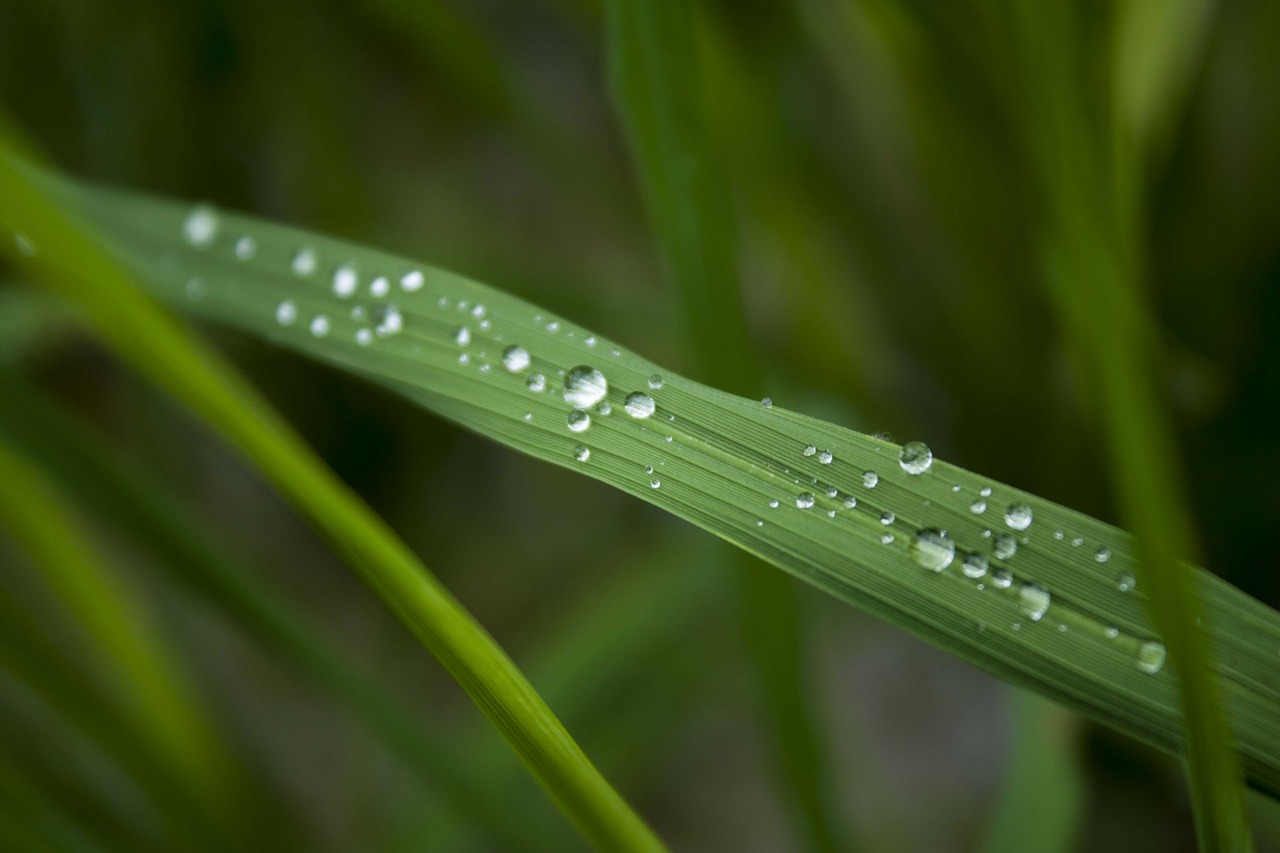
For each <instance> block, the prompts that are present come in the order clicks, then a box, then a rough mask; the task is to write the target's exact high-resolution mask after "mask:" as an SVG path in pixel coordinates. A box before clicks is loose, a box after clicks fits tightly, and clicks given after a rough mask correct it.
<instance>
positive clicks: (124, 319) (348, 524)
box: [0, 153, 661, 850]
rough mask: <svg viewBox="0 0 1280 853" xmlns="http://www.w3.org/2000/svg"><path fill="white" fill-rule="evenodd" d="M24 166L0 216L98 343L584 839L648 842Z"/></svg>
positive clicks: (232, 385)
mask: <svg viewBox="0 0 1280 853" xmlns="http://www.w3.org/2000/svg"><path fill="white" fill-rule="evenodd" d="M29 174H30V173H28V172H26V171H25V170H24V169H23V168H22V167H20V166H19V165H18V164H17V162H16V161H14V160H12V159H11V158H10V157H9V156H8V155H7V154H3V153H0V225H4V226H6V227H8V228H9V229H10V230H12V231H21V232H23V233H25V234H26V236H27V237H28V238H29V239H30V240H31V241H32V242H33V243H34V244H35V246H36V247H38V251H40V252H42V253H47V254H42V255H40V256H39V257H38V258H37V262H38V263H40V264H41V267H42V269H43V271H44V272H46V273H47V274H48V280H49V281H50V282H51V283H52V284H53V285H54V286H56V287H58V288H59V289H60V290H61V291H62V292H64V293H66V294H67V295H69V296H70V297H72V298H73V299H74V300H75V301H76V303H77V304H78V305H79V306H80V307H81V308H82V309H83V310H84V311H85V313H86V314H87V315H88V318H89V319H90V320H91V321H92V322H93V323H94V324H95V328H96V329H97V331H98V332H99V333H100V334H101V336H102V337H103V338H104V339H105V340H106V341H107V343H109V344H110V345H111V346H112V347H114V348H115V349H116V350H117V351H118V352H119V353H120V354H121V355H122V356H123V357H124V358H125V359H126V360H128V361H129V362H130V363H131V364H133V365H134V366H135V367H136V368H138V369H139V370H140V371H142V372H143V373H144V375H146V376H147V377H148V378H150V379H151V380H152V381H154V382H156V383H157V384H158V385H160V386H161V387H162V388H164V389H165V390H167V391H168V392H169V393H171V394H173V395H174V396H175V397H177V398H178V399H179V400H181V401H183V402H184V403H186V404H187V405H188V406H190V407H191V408H192V409H193V410H194V411H196V412H197V413H199V414H200V415H201V416H203V417H204V418H205V420H206V421H208V422H209V423H210V424H211V425H212V426H214V427H215V428H216V429H218V430H219V431H221V432H222V433H223V434H224V435H226V436H227V437H228V438H229V439H231V441H232V442H233V443H234V444H235V445H236V446H238V447H239V449H241V450H242V451H243V452H244V453H245V454H246V455H247V456H248V457H249V458H250V459H251V460H253V462H254V463H255V464H256V465H258V466H259V468H260V469H261V470H262V471H263V473H264V474H265V475H266V476H267V477H268V478H269V479H270V480H271V481H272V482H273V483H274V485H275V486H276V487H277V488H279V489H280V491H281V492H282V493H283V494H284V495H286V496H287V497H288V498H289V499H290V500H291V501H292V502H294V503H295V505H297V506H298V508H299V509H300V510H302V512H303V513H304V514H305V515H306V516H307V517H308V519H309V520H310V521H311V522H312V523H313V525H314V526H315V527H316V528H317V530H319V531H320V532H321V533H322V534H323V535H324V536H326V537H327V538H328V539H329V540H330V541H331V542H332V543H333V544H334V546H335V547H336V548H337V549H338V550H339V551H340V552H341V553H342V554H343V556H344V557H345V558H346V559H347V561H348V562H349V563H350V564H351V565H352V567H353V568H355V569H356V570H357V571H358V572H359V573H360V574H361V576H362V577H363V578H364V580H365V581H366V582H367V583H368V584H369V585H370V586H372V587H373V588H374V590H376V591H377V592H378V593H379V594H380V595H381V596H382V598H383V600H384V601H385V602H386V603H387V605H388V606H389V607H390V608H391V609H392V610H393V611H394V612H395V613H396V615H397V616H398V617H399V618H400V619H401V621H403V622H404V623H405V624H406V626H408V627H409V629H410V630H411V631H412V632H413V633H414V634H415V636H417V638H418V639H419V640H420V641H421V642H422V643H423V644H424V645H425V646H426V647H427V648H428V649H429V650H430V651H431V652H432V653H433V654H434V655H435V656H436V658H437V659H438V660H439V661H440V662H441V663H442V664H443V665H444V666H445V668H446V669H447V670H448V671H449V672H450V674H452V675H453V677H454V678H455V679H457V681H458V682H459V683H460V684H461V685H462V686H463V688H464V689H465V690H466V691H467V692H468V694H469V695H470V696H471V698H472V699H473V701H475V703H476V704H477V705H478V706H479V707H480V709H481V710H482V711H484V712H485V714H486V715H487V716H488V717H489V719H490V720H491V721H492V722H493V724H494V725H495V726H496V727H497V728H498V729H499V730H500V731H501V732H502V734H503V736H504V737H506V738H507V740H508V742H510V743H511V745H512V747H513V748H514V749H515V750H516V752H517V753H519V755H520V756H521V758H522V759H523V760H524V762H525V763H526V765H527V766H528V768H529V770H530V772H532V773H533V774H534V775H535V776H536V777H537V778H538V780H539V782H540V783H541V785H542V786H543V789H544V790H545V791H546V792H547V793H548V795H549V796H550V797H551V798H552V799H553V800H555V802H556V803H557V804H558V805H559V806H560V808H561V809H562V810H564V812H565V813H566V815H568V816H569V818H570V819H571V820H572V821H573V822H574V823H575V824H576V825H577V827H578V829H579V830H580V831H581V832H582V833H583V834H584V835H585V836H586V837H587V838H588V839H589V840H591V841H592V842H593V843H595V844H597V845H598V846H601V847H608V848H614V849H634V850H652V849H660V848H661V843H660V842H659V841H658V840H657V839H656V838H655V837H654V836H653V834H652V833H651V831H650V830H649V829H648V828H647V827H646V826H645V825H644V823H643V821H641V820H640V818H639V817H637V816H636V815H635V813H634V812H633V811H631V809H630V808H629V807H628V806H627V804H626V803H625V802H624V801H623V800H622V798H621V797H619V796H618V794H617V792H615V791H614V790H613V788H612V787H610V786H609V784H608V782H606V781H605V780H604V779H603V777H601V776H600V774H599V772H598V771H597V770H596V768H595V767H594V766H593V765H592V764H591V762H590V761H589V760H588V759H587V757H586V756H585V755H584V754H583V753H582V751H581V749H579V748H578V746H577V744H576V743H574V741H573V739H572V738H571V737H570V736H569V734H568V732H566V731H565V729H564V727H563V726H561V725H560V723H559V721H558V720H557V719H556V718H555V716H554V715H553V714H552V713H551V711H550V709H548V708H547V707H546V705H545V703H543V701H542V700H541V699H540V698H539V697H538V695H537V693H536V692H535V691H534V690H533V688H532V686H531V685H530V684H529V683H528V682H527V681H526V680H525V679H524V677H523V676H522V675H521V674H520V672H519V670H518V669H517V668H516V667H515V665H514V664H513V663H512V662H511V661H510V659H509V658H507V656H506V655H505V654H504V653H503V652H502V650H501V649H500V648H499V647H498V645H497V644H496V643H495V642H494V641H493V639H492V638H491V637H489V636H488V634H487V633H486V632H485V631H484V629H483V628H481V627H480V626H479V625H478V624H477V623H476V622H475V620H474V619H472V618H471V616H470V615H469V614H468V613H467V612H466V611H465V610H464V609H463V608H462V606H461V605H460V604H459V603H458V602H457V601H456V600H454V598H453V597H452V596H451V595H450V594H449V593H448V591H447V590H445V589H444V587H443V586H441V585H440V583H439V582H438V581H437V580H436V579H435V578H434V577H433V576H432V575H431V574H430V573H429V572H428V571H427V569H426V567H425V566H423V565H422V564H421V562H420V561H419V560H418V559H417V558H416V557H415V556H414V555H413V554H412V552H411V551H410V550H409V549H408V548H407V546H405V545H404V543H403V542H401V541H400V539H399V538H398V537H396V536H395V534H394V533H393V532H392V531H391V530H390V529H389V528H388V527H387V526H386V525H385V524H384V523H383V522H382V521H381V519H379V518H378V517H377V516H376V515H375V514H374V513H373V512H372V511H371V510H369V508H368V507H367V506H366V505H365V504H364V503H362V502H361V501H360V500H359V499H358V498H357V497H356V496H355V495H354V494H353V493H352V492H351V491H350V490H349V489H347V488H346V487H345V486H344V485H343V484H342V483H341V482H339V481H338V480H337V478H336V477H335V476H334V475H333V474H332V473H330V472H329V470H328V469H327V468H326V467H325V466H324V465H323V464H322V463H321V462H320V461H319V459H317V458H316V457H315V455H314V454H313V453H311V451H310V450H309V449H307V448H306V447H305V445H304V444H303V443H302V441H301V440H300V439H299V438H297V437H296V435H295V434H294V433H293V431H292V430H291V429H290V428H289V427H288V425H287V424H285V423H284V422H283V421H282V420H281V419H280V418H279V416H277V415H276V414H275V412H274V411H273V410H272V409H271V408H270V407H269V406H268V405H267V404H266V402H265V401H263V400H262V399H261V398H260V397H259V396H258V395H257V394H256V393H255V392H254V391H253V390H252V389H251V388H250V387H249V386H248V384H247V383H246V382H245V381H244V380H242V379H241V378H240V377H239V375H238V374H236V373H235V372H234V371H233V370H232V369H231V368H230V367H229V366H227V365H226V364H225V363H224V362H223V361H222V360H220V359H219V358H217V357H216V356H215V355H214V354H213V353H212V352H209V351H207V350H205V349H204V348H203V347H201V346H200V345H199V344H198V343H197V342H196V341H195V340H194V339H193V338H191V337H190V336H189V335H187V334H186V333H185V332H184V331H183V330H182V328H181V327H180V326H178V325H177V324H176V323H174V322H173V321H172V320H171V319H170V318H169V317H168V316H167V315H166V314H165V313H164V312H163V311H161V310H160V309H158V308H157V307H156V306H155V305H154V303H152V302H151V300H150V299H149V298H147V297H146V296H145V295H144V294H142V293H140V292H138V291H137V290H135V289H134V287H133V285H132V283H131V282H130V280H129V279H128V278H127V277H126V275H125V274H124V273H123V272H122V271H121V270H120V269H119V268H118V267H117V266H116V265H115V264H114V263H112V262H111V261H110V260H109V259H108V258H107V257H106V256H105V255H104V254H103V253H102V251H101V249H100V248H99V247H98V245H97V244H96V243H95V242H94V241H93V240H92V239H91V238H89V237H87V236H86V235H85V234H84V233H83V232H82V231H80V230H79V228H78V227H77V226H76V225H74V224H73V223H72V222H71V221H70V220H68V219H66V218H65V216H64V215H63V214H62V213H61V211H60V210H59V209H58V208H57V207H56V206H55V205H54V204H53V203H52V202H51V201H50V199H49V198H48V197H46V195H45V194H44V192H43V191H41V190H40V189H38V188H37V187H36V185H35V184H34V183H33V182H32V180H31V178H30V177H29ZM5 248H6V250H10V249H11V246H10V245H6V247H5Z"/></svg>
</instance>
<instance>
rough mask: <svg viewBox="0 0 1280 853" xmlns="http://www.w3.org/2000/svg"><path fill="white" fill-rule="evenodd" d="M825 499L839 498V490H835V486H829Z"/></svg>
mask: <svg viewBox="0 0 1280 853" xmlns="http://www.w3.org/2000/svg"><path fill="white" fill-rule="evenodd" d="M827 497H829V498H838V497H840V490H839V489H837V488H836V487H835V486H831V487H830V488H828V489H827Z"/></svg>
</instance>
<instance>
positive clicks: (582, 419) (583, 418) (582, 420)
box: [566, 409, 591, 432]
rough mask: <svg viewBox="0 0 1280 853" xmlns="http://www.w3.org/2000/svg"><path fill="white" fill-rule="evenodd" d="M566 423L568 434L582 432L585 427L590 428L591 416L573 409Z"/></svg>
mask: <svg viewBox="0 0 1280 853" xmlns="http://www.w3.org/2000/svg"><path fill="white" fill-rule="evenodd" d="M566 422H567V423H568V424H569V431H570V432H582V431H584V430H585V429H586V428H587V427H589V426H591V415H588V414H587V413H586V412H583V411H580V410H578V409H574V410H573V411H572V412H570V413H569V417H568V418H567V420H566Z"/></svg>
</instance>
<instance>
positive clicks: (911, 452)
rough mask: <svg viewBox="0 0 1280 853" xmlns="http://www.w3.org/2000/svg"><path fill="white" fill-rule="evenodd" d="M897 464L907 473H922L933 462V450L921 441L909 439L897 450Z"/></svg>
mask: <svg viewBox="0 0 1280 853" xmlns="http://www.w3.org/2000/svg"><path fill="white" fill-rule="evenodd" d="M898 464H899V465H901V466H902V470H903V471H906V472H907V473H908V474H923V473H924V472H925V471H928V470H929V466H930V465H932V464H933V451H932V450H930V449H929V445H927V444H925V443H924V442H923V441H909V442H907V443H906V444H904V445H902V450H900V451H898Z"/></svg>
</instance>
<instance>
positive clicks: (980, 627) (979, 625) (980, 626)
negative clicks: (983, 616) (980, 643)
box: [978, 622, 987, 631]
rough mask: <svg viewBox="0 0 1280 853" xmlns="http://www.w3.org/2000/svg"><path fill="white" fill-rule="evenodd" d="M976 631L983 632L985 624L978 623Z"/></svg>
mask: <svg viewBox="0 0 1280 853" xmlns="http://www.w3.org/2000/svg"><path fill="white" fill-rule="evenodd" d="M978 630H979V631H985V630H987V623H986V622H979V623H978Z"/></svg>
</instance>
